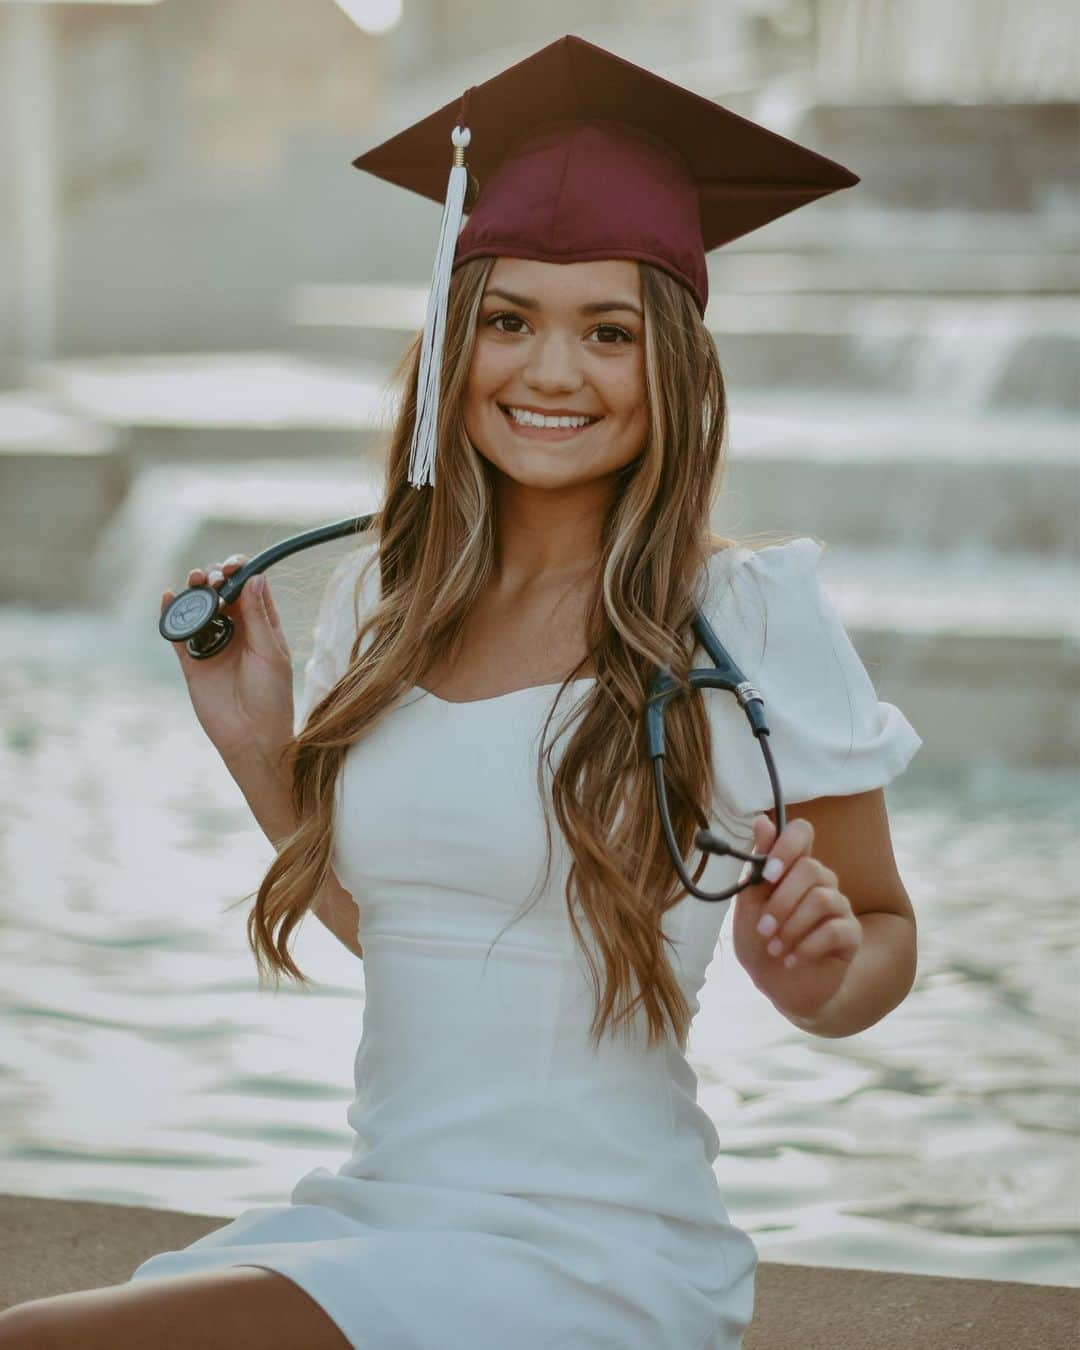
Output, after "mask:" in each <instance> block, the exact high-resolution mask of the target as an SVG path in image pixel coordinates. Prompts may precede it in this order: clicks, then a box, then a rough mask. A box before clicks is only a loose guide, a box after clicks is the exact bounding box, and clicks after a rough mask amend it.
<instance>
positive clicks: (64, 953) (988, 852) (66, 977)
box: [0, 609, 1080, 1285]
mask: <svg viewBox="0 0 1080 1350" xmlns="http://www.w3.org/2000/svg"><path fill="white" fill-rule="evenodd" d="M111 636H112V638H113V640H114V643H115V645H111V644H110V642H109V641H108V640H107V639H108V638H109V637H110V634H109V633H108V629H107V626H105V625H103V624H102V623H101V621H100V620H98V619H95V618H93V617H91V616H81V615H75V614H70V615H63V614H60V615H53V616H45V615H35V614H31V613H28V612H25V611H23V612H19V611H15V610H11V609H9V610H6V611H4V610H0V642H2V643H3V648H4V650H5V651H6V652H7V653H8V655H7V658H6V662H5V664H4V665H3V667H0V731H2V735H0V969H2V971H3V976H2V980H0V984H2V994H0V998H2V1005H3V1013H4V1016H3V1023H2V1028H0V1107H2V1117H3V1127H2V1137H0V1190H3V1191H14V1192H20V1193H24V1194H41V1195H53V1196H66V1197H71V1198H77V1199H95V1200H105V1201H112V1202H119V1203H138V1204H150V1205H160V1206H165V1207H170V1208H174V1209H180V1210H187V1211H192V1212H202V1213H210V1214H220V1215H224V1216H230V1217H231V1216H233V1215H235V1214H237V1213H239V1212H240V1211H241V1210H242V1209H244V1208H246V1207H248V1206H251V1205H256V1204H275V1203H284V1202H286V1201H287V1199H288V1194H289V1191H290V1190H291V1188H292V1186H293V1184H294V1183H295V1181H296V1180H297V1179H298V1178H299V1177H300V1176H301V1175H302V1174H303V1173H304V1172H306V1171H308V1170H309V1169H310V1168H311V1167H314V1166H316V1165H320V1164H321V1165H323V1166H325V1167H328V1168H330V1169H331V1170H334V1169H336V1167H337V1166H338V1165H339V1164H340V1162H342V1161H343V1160H344V1158H345V1157H346V1155H347V1153H348V1150H349V1147H350V1135H349V1130H348V1127H347V1123H346V1118H345V1109H346V1106H347V1104H348V1102H349V1100H350V1098H351V1093H352V1061H353V1054H354V1051H355V1048H356V1043H357V1041H358V1039H359V1035H360V1029H361V1023H362V1018H363V1007H364V995H363V987H364V982H363V966H362V964H361V963H360V962H358V961H357V960H355V959H354V958H353V957H352V956H351V955H349V953H347V952H346V951H345V950H344V948H341V947H340V946H339V945H338V944H337V943H336V942H335V941H334V939H333V938H331V937H330V936H329V934H327V933H326V932H325V931H324V930H323V929H322V927H321V925H319V924H318V922H317V920H314V919H309V920H308V921H307V923H306V924H305V926H304V929H303V930H302V932H301V934H300V937H299V940H298V942H297V943H296V946H295V954H296V958H297V960H298V961H299V964H300V966H301V968H302V969H304V970H305V971H306V972H307V973H308V974H309V975H311V976H312V977H313V978H315V979H317V980H318V981H319V984H318V986H317V987H316V988H314V989H313V990H311V991H308V992H301V991H299V990H297V989H296V988H295V987H294V986H291V985H283V986H282V988H281V990H280V991H279V992H277V993H274V992H272V991H270V990H264V991H261V992H260V991H259V990H258V989H257V986H256V978H255V970H254V964H253V961H252V958H251V956H250V953H249V952H248V949H247V944H246V939H245V936H244V928H243V920H244V915H245V913H246V909H247V906H246V904H245V905H242V906H240V907H238V908H236V909H233V910H231V911H228V912H226V910H225V906H226V904H227V903H228V902H229V901H230V900H233V899H235V898H236V897H239V896H241V895H242V894H244V893H245V892H248V891H251V890H253V889H254V888H255V887H256V885H257V884H258V881H259V880H260V878H261V876H262V873H263V871H264V869H265V867H266V866H267V864H268V863H269V861H270V859H271V857H272V850H271V848H270V845H269V844H268V843H267V841H266V840H265V839H264V838H263V836H262V834H261V833H260V832H259V830H258V829H257V827H256V826H255V825H254V822H253V820H252V818H251V816H250V813H249V812H248V810H247V807H246V805H245V803H244V801H243V799H242V797H241V796H240V794H239V791H238V790H237V788H236V787H235V785H234V784H233V781H232V779H231V778H230V777H229V775H228V773H227V772H226V771H225V769H224V767H223V766H222V765H221V763H220V761H219V760H218V759H217V757H216V755H215V753H214V751H213V750H212V748H211V747H210V745H209V743H208V742H207V741H206V740H205V738H204V737H203V735H202V733H201V731H200V730H199V727H198V725H197V723H196V721H195V718H194V715H193V713H192V711H191V708H190V704H189V702H188V700H187V695H186V692H185V690H184V686H183V682H182V680H181V678H180V674H179V669H178V667H176V663H175V658H174V657H172V655H171V654H170V653H169V651H168V649H167V648H164V644H161V647H162V648H164V656H165V657H166V658H167V660H166V661H165V662H164V663H162V661H161V659H160V653H157V652H155V654H154V659H153V660H137V659H134V658H132V657H130V655H129V654H128V653H127V652H125V650H124V643H125V641H129V640H130V639H127V638H125V636H124V634H112V635H111ZM889 802H890V815H891V819H892V823H893V836H894V843H895V848H896V853H897V857H898V861H899V865H900V869H901V873H902V875H903V876H904V878H905V881H906V883H907V886H908V889H909V891H910V893H911V896H912V898H913V901H914V904H915V907H916V911H917V914H918V918H919V925H920V969H919V976H918V981H917V983H916V986H915V988H914V990H913V991H912V993H911V995H910V996H909V998H908V999H907V1001H906V1002H905V1003H904V1004H903V1005H902V1006H901V1007H900V1008H899V1009H898V1010H896V1011H895V1012H894V1013H893V1014H892V1015H891V1016H890V1017H888V1018H886V1019H885V1020H884V1021H883V1022H881V1023H879V1024H878V1026H876V1027H873V1028H871V1029H870V1030H868V1031H866V1032H863V1033H861V1034H860V1035H858V1036H854V1037H849V1038H846V1039H843V1040H823V1039H819V1038H813V1037H808V1036H806V1035H804V1034H802V1033H800V1032H798V1031H796V1030H795V1029H794V1028H792V1027H791V1026H790V1025H789V1024H788V1023H787V1022H786V1021H785V1020H784V1019H783V1018H782V1017H781V1016H780V1015H779V1014H778V1013H776V1012H775V1010H774V1009H772V1007H771V1006H770V1005H769V1004H768V1003H767V1002H766V1001H765V1000H764V999H763V998H762V997H761V996H760V995H759V994H758V993H757V992H756V991H755V990H754V989H753V987H752V985H750V983H749V981H748V979H747V978H746V977H745V975H744V973H743V971H742V969H741V967H740V966H739V965H738V963H737V961H736V960H735V958H734V955H733V953H732V952H731V949H730V919H729V920H728V923H727V924H726V925H725V929H724V934H723V937H722V940H721V945H720V947H719V949H718V951H717V955H716V957H715V959H714V961H713V963H712V966H711V967H710V971H709V978H708V981H707V983H706V986H705V989H704V990H703V993H702V1006H701V1011H700V1013H699V1014H698V1017H697V1019H696V1021H695V1023H694V1027H693V1032H692V1037H691V1058H692V1060H693V1062H694V1065H695V1068H696V1069H697V1071H698V1074H699V1077H700V1081H701V1101H702V1103H703V1105H704V1106H705V1108H706V1110H708V1111H709V1112H710V1114H711V1116H712V1118H713V1120H714V1121H715V1122H716V1125H717V1128H718V1130H719V1132H720V1136H721V1139H722V1143H723V1151H722V1153H721V1156H720V1158H719V1159H718V1160H717V1164H716V1168H717V1174H718V1177H719V1180H720V1185H721V1188H722V1191H723V1193H724V1196H725V1199H726V1202H727V1204H728V1208H729V1210H730V1212H731V1214H732V1217H733V1219H734V1220H735V1221H736V1222H737V1223H739V1224H740V1225H741V1226H742V1227H744V1228H746V1229H747V1230H748V1231H749V1232H750V1233H751V1234H752V1236H753V1237H754V1239H755V1241H756V1243H757V1245H758V1248H759V1250H760V1252H761V1254H762V1256H763V1257H764V1258H765V1259H767V1260H781V1261H794V1262H800V1263H816V1264H822V1265H846V1266H861V1267H875V1268H880V1269H890V1270H905V1271H912V1272H921V1273H927V1274H938V1275H942V1274H943V1275H956V1276H980V1277H984V1278H997V1279H1009V1280H1021V1281H1031V1282H1044V1283H1054V1284H1072V1285H1076V1284H1078V1283H1080V1279H1078V1277H1077V1271H1078V1264H1077V1252H1078V1246H1080V1243H1078V1232H1080V1190H1078V1185H1077V1175H1078V1171H1077V1161H1078V1157H1077V1154H1078V1150H1077V1143H1076V1140H1077V1123H1078V1122H1077V1102H1078V1097H1080V1073H1078V1064H1080V1060H1078V1056H1077V1032H1078V1024H1080V1018H1078V1013H1080V1006H1078V1005H1080V996H1078V993H1077V986H1076V980H1075V974H1076V964H1075V954H1076V947H1077V924H1076V920H1075V917H1074V916H1075V912H1076V901H1077V891H1078V888H1080V883H1078V880H1077V878H1078V877H1080V839H1078V834H1077V829H1076V821H1077V819H1078V816H1080V812H1078V806H1080V783H1078V781H1077V776H1076V775H1075V774H1062V773H1056V774H1053V773H1051V774H1048V773H1033V772H1027V771H1024V772H1018V771H1015V770H1012V769H1001V768H997V769H995V768H993V767H988V768H985V769H976V770H971V771H962V770H957V771H954V772H940V771H933V770H932V769H931V768H927V766H925V765H920V764H919V762H918V760H916V763H915V765H914V766H913V768H912V769H911V771H910V772H909V773H908V775H906V776H905V777H904V778H902V779H901V780H900V781H899V782H898V783H897V784H896V785H895V786H894V787H892V788H890V789H889Z"/></svg>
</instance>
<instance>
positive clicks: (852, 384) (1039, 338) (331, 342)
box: [289, 268, 1080, 409]
mask: <svg viewBox="0 0 1080 1350" xmlns="http://www.w3.org/2000/svg"><path fill="white" fill-rule="evenodd" d="M716 270H717V271H718V272H719V271H721V269H716ZM762 270H764V268H762ZM426 305H427V289H426V287H425V286H420V285H412V286H410V285H405V284H366V285H353V286H344V285H317V286H316V285H313V286H301V287H297V288H295V290H294V291H293V293H292V295H291V298H290V311H289V312H290V316H291V318H292V321H293V323H294V325H295V331H296V335H297V336H296V340H297V344H298V346H299V347H300V348H301V350H303V351H305V352H307V353H310V354H311V355H313V356H316V357H317V356H324V357H325V356H329V357H339V358H345V359H350V360H356V361H357V362H367V363H372V364H374V365H376V366H379V365H381V366H383V367H384V368H390V367H391V366H393V365H394V364H395V363H396V362H397V360H398V359H399V357H400V356H401V354H402V353H403V352H404V350H405V349H406V347H407V345H408V343H409V341H410V340H411V338H412V337H413V335H414V334H415V333H416V331H417V330H418V329H419V328H420V327H421V326H422V324H423V322H424V315H425V311H426ZM705 320H706V323H707V324H708V326H709V328H710V330H711V331H712V333H713V335H714V337H715V339H716V344H717V350H718V351H719V353H720V359H721V361H722V362H723V366H724V373H725V375H726V377H727V379H728V382H729V384H730V385H731V386H732V387H735V386H747V385H749V386H760V387H762V388H769V389H788V388H790V389H808V390H819V389H823V388H824V389H831V390H836V391H838V392H841V391H844V390H848V389H852V390H857V391H876V392H880V393H891V394H896V395H900V394H904V393H908V394H917V395H919V396H920V397H926V398H932V399H934V400H935V401H936V402H937V403H939V404H945V405H954V406H957V407H964V408H975V409H981V408H989V407H1009V406H1015V407H1021V408H1023V407H1033V408H1044V407H1048V408H1071V409H1076V408H1080V379H1078V378H1077V374H1078V372H1080V297H1078V296H1075V295H1071V294H1033V295H1024V296H1014V295H995V294H989V295H985V294H974V295H944V296H943V295H935V294H919V293H911V294H903V293H900V294H876V295H875V294H869V295H868V294H865V293H861V292H854V293H845V292H841V291H837V292H832V293H814V292H811V291H787V292H784V291H781V290H779V289H773V290H769V289H766V288H764V287H763V289H762V290H760V291H758V292H750V293H748V292H746V291H745V290H743V289H741V288H740V289H737V290H735V291H731V292H728V291H724V290H723V289H722V288H714V289H713V290H712V291H711V293H710V300H709V306H708V309H707V311H706V315H705Z"/></svg>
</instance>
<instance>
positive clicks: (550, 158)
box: [353, 34, 859, 487]
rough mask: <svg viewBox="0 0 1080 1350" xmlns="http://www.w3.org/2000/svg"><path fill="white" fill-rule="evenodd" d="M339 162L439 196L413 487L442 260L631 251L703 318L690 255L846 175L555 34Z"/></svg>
mask: <svg viewBox="0 0 1080 1350" xmlns="http://www.w3.org/2000/svg"><path fill="white" fill-rule="evenodd" d="M448 157H449V158H450V160H451V168H450V178H449V183H447V180H446V164H447V159H448ZM353 164H354V165H355V167H356V168H358V169H363V170H364V171H365V172H367V173H370V174H374V175H375V177H376V178H382V179H384V180H385V181H386V182H388V183H395V184H397V186H398V187H403V188H408V189H409V190H410V191H412V192H418V193H419V194H420V195H421V196H423V197H429V198H430V199H431V200H432V201H436V202H440V203H442V204H443V216H442V224H441V227H440V230H439V240H438V246H437V248H436V253H435V265H434V269H433V272H432V279H431V290H430V292H429V294H428V306H427V315H426V319H425V323H424V336H423V342H422V345H421V352H420V372H419V384H418V388H417V407H416V420H415V424H414V427H413V439H412V447H411V451H410V456H409V481H410V482H411V483H413V484H414V485H415V486H416V487H422V486H424V485H425V484H430V483H433V482H434V481H435V473H434V470H435V449H436V446H435V434H436V427H437V421H438V407H439V382H440V374H441V367H442V350H443V337H444V331H445V324H446V306H447V297H448V294H449V289H450V275H451V273H452V272H453V270H454V268H455V267H458V266H460V264H461V263H463V262H466V261H468V260H469V259H470V258H479V257H490V256H504V257H513V258H531V259H537V260H539V261H542V262H552V263H571V262H587V261H591V260H595V259H604V258H636V259H640V260H641V261H644V262H649V263H653V264H655V265H656V266H657V267H660V268H662V269H664V270H665V271H666V272H668V273H669V274H670V275H672V276H673V277H675V278H676V279H677V280H678V281H680V282H682V283H683V285H685V286H686V287H687V288H688V289H689V290H690V292H691V294H692V295H693V297H694V299H695V301H696V302H697V306H698V310H699V312H700V313H701V315H702V316H704V314H705V306H706V302H707V300H708V272H707V269H706V265H705V255H706V253H708V252H710V251H711V250H712V249H714V248H719V247H720V246H721V245H722V244H727V243H730V242H731V240H733V239H738V238H739V237H740V236H742V235H744V234H749V232H750V231H751V230H756V229H758V228H759V226H761V225H765V224H767V223H768V222H769V221H770V220H775V219H776V218H777V217H779V216H783V215H786V214H787V213H788V212H789V211H794V210H795V209H796V208H797V207H800V206H805V205H806V204H807V203H808V202H812V201H815V200H816V199H817V198H818V197H824V196H826V195H827V194H828V193H830V192H835V191H836V190H837V189H838V188H845V187H852V186H853V185H854V184H855V183H857V182H858V181H859V178H858V176H857V175H856V174H854V173H852V172H851V171H850V170H849V169H846V168H844V166H843V165H842V164H837V163H836V162H835V161H834V160H831V159H826V158H825V156H824V155H819V154H816V153H815V152H814V151H813V150H808V149H806V148H805V147H804V146H801V145H797V144H796V143H795V142H794V141H791V140H788V139H786V138H785V137H784V136H780V135H778V134H777V133H776V132H774V131H769V130H768V129H767V128H766V127H762V126H759V125H758V124H757V123H756V122H751V121H749V120H748V119H747V118H745V117H741V116H739V114H738V113H734V112H732V111H731V110H730V109H728V108H724V107H722V106H721V105H720V104H718V103H714V102H712V101H711V100H710V99H707V98H703V97H702V96H701V95H700V94H695V93H693V92H692V91H691V90H689V89H684V88H683V87H682V86H681V85H678V84H673V83H672V82H671V81H670V80H664V79H661V78H660V77H659V76H658V75H654V74H653V73H652V72H651V71H649V70H645V69H644V68H643V67H641V66H635V65H633V64H632V63H631V62H629V61H625V60H623V59H622V58H621V57H618V56H616V55H614V53H612V52H609V51H605V50H604V48H603V47H597V46H595V45H594V44H593V43H591V42H586V41H585V40H584V39H583V38H579V37H574V36H573V35H571V34H568V35H567V36H566V37H562V38H559V39H558V40H557V41H555V42H552V43H550V44H549V45H548V46H547V47H543V48H541V50H540V51H538V52H535V53H534V54H533V55H532V56H530V57H527V58H526V59H525V60H523V61H519V62H517V63H516V64H515V65H512V66H509V67H508V68H507V69H506V70H504V71H502V72H501V73H500V74H498V75H495V76H493V77H492V78H491V79H490V80H485V81H484V83H483V84H478V85H471V86H470V87H469V88H468V89H466V91H465V92H464V94H462V96H461V97H460V98H459V99H455V100H453V101H452V102H450V103H447V104H446V105H445V106H444V107H442V108H440V109H439V110H438V111H437V112H433V113H431V114H430V116H428V117H425V118H423V119H422V120H421V121H419V122H416V123H415V124H414V125H413V126H411V127H407V128H406V129H405V130H404V131H402V132H400V133H399V134H398V135H396V136H393V137H391V138H390V140H388V141H384V142H383V143H382V144H381V145H377V146H375V147H374V149H372V150H368V151H367V152H366V153H365V154H363V155H360V156H359V158H357V159H355V160H353ZM466 214H467V217H468V218H467V220H466V222H465V225H464V228H462V220H463V217H465V216H466Z"/></svg>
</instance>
